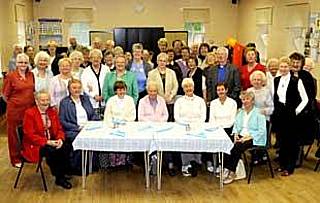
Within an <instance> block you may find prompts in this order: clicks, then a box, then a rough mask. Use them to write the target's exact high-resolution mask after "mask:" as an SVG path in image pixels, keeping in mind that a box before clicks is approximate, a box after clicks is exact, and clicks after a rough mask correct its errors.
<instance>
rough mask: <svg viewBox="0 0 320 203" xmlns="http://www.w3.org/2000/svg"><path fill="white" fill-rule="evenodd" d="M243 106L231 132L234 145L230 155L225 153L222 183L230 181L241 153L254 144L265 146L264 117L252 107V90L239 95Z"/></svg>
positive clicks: (233, 176)
mask: <svg viewBox="0 0 320 203" xmlns="http://www.w3.org/2000/svg"><path fill="white" fill-rule="evenodd" d="M240 99H241V101H242V105H243V108H242V109H241V110H240V111H239V112H238V114H237V116H236V121H235V123H234V126H233V129H232V133H233V135H234V146H233V148H232V150H231V152H230V155H228V154H226V155H225V160H224V161H225V168H226V169H228V170H229V172H228V176H227V177H226V178H225V179H224V180H223V183H224V184H229V183H232V182H233V180H234V178H235V171H236V167H237V164H238V161H239V159H240V157H241V154H242V153H243V152H244V151H245V150H247V149H248V148H250V147H252V146H253V145H254V146H265V145H266V141H267V130H266V118H265V116H264V115H262V114H260V111H259V110H258V109H257V108H256V107H254V94H253V92H248V91H244V92H242V93H241V95H240Z"/></svg>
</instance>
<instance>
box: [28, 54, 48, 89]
mask: <svg viewBox="0 0 320 203" xmlns="http://www.w3.org/2000/svg"><path fill="white" fill-rule="evenodd" d="M49 60H50V57H49V54H47V52H45V51H40V52H38V53H37V55H36V57H35V58H34V62H35V68H34V69H33V70H32V71H31V72H32V73H33V75H34V80H35V81H34V82H35V91H36V92H39V91H40V90H46V91H49V86H50V81H51V79H52V77H53V74H52V71H51V70H50V69H48V64H49Z"/></svg>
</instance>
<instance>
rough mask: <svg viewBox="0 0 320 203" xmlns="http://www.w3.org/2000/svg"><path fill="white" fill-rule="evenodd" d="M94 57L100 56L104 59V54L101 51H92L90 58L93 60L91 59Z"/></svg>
mask: <svg viewBox="0 0 320 203" xmlns="http://www.w3.org/2000/svg"><path fill="white" fill-rule="evenodd" d="M93 56H99V57H100V58H102V57H103V56H102V52H101V50H100V49H92V50H91V51H90V54H89V57H90V58H91V57H93Z"/></svg>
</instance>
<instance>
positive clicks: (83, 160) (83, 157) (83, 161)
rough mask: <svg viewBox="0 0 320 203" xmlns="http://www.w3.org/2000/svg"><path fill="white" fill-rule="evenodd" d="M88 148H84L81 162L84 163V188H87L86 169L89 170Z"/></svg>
mask: <svg viewBox="0 0 320 203" xmlns="http://www.w3.org/2000/svg"><path fill="white" fill-rule="evenodd" d="M87 153H88V151H87V150H82V156H81V159H82V160H81V163H82V189H86V178H87V177H86V170H87V167H86V166H87Z"/></svg>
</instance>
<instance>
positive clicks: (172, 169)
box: [168, 168, 177, 177]
mask: <svg viewBox="0 0 320 203" xmlns="http://www.w3.org/2000/svg"><path fill="white" fill-rule="evenodd" d="M168 174H169V176H171V177H173V176H176V175H177V171H176V169H174V168H169V169H168Z"/></svg>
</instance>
